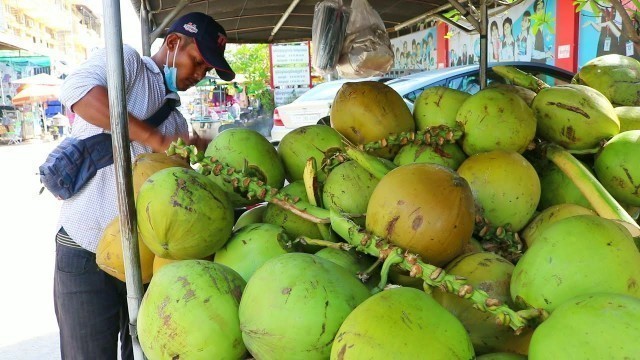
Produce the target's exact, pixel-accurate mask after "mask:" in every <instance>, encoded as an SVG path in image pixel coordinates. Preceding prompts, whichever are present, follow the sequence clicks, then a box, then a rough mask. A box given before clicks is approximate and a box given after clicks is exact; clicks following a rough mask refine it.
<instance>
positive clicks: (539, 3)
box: [531, 0, 553, 64]
mask: <svg viewBox="0 0 640 360" xmlns="http://www.w3.org/2000/svg"><path fill="white" fill-rule="evenodd" d="M533 8H534V10H535V13H536V16H546V15H545V5H544V0H535V2H534V3H533ZM544 37H545V34H544V26H540V27H538V31H537V32H536V34H535V39H534V42H533V51H532V53H531V61H532V62H536V63H542V64H546V63H547V59H553V54H552V53H551V52H550V51H548V50H547V47H546V46H545V39H544Z"/></svg>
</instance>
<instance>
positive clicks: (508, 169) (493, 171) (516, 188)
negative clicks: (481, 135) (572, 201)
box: [458, 150, 540, 231]
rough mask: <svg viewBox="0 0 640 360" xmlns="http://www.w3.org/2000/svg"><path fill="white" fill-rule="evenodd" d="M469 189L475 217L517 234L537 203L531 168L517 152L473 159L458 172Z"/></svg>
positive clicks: (536, 185) (536, 182)
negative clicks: (478, 216) (473, 202)
mask: <svg viewBox="0 0 640 360" xmlns="http://www.w3.org/2000/svg"><path fill="white" fill-rule="evenodd" d="M458 174H460V176H462V177H463V178H465V179H466V180H467V181H468V182H469V186H471V191H472V192H473V197H474V199H475V203H476V207H477V208H478V209H477V213H478V214H481V215H482V216H483V217H485V218H486V219H487V220H489V222H490V223H491V224H492V225H494V226H507V225H509V226H510V227H511V230H513V231H519V230H521V229H522V228H524V226H525V225H527V223H528V222H529V220H531V218H532V217H533V214H534V212H535V210H536V207H537V206H538V201H539V200H540V180H539V179H538V174H536V171H535V169H534V168H533V166H532V165H531V164H530V163H529V162H528V161H527V160H526V159H525V158H524V157H523V156H522V155H520V154H518V153H517V152H513V151H510V152H507V151H500V150H497V151H491V152H486V153H481V154H477V155H473V156H471V157H469V158H468V159H467V160H465V161H464V162H463V163H462V165H460V167H459V168H458Z"/></svg>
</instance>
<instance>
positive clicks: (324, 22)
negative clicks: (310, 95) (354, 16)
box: [311, 0, 349, 74]
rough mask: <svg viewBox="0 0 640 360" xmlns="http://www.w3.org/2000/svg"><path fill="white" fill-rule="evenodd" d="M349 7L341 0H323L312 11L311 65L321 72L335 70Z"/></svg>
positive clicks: (347, 19)
mask: <svg viewBox="0 0 640 360" xmlns="http://www.w3.org/2000/svg"><path fill="white" fill-rule="evenodd" d="M348 22H349V9H348V8H346V7H345V6H344V5H343V4H342V0H324V1H321V2H319V3H317V4H316V6H315V9H314V12H313V24H312V27H311V41H312V42H313V67H314V69H316V71H318V72H320V73H321V74H326V73H331V72H333V71H334V70H335V68H336V65H337V63H338V59H339V58H340V51H341V50H342V44H343V42H344V37H345V33H346V30H347V23H348Z"/></svg>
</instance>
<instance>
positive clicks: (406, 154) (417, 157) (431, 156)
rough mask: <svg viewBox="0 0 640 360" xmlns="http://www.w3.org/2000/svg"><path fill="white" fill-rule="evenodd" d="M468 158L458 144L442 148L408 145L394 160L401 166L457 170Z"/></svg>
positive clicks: (446, 145)
mask: <svg viewBox="0 0 640 360" xmlns="http://www.w3.org/2000/svg"><path fill="white" fill-rule="evenodd" d="M466 158H467V155H465V153H464V152H463V151H462V149H460V147H459V146H458V145H457V144H444V145H442V146H437V147H434V146H427V145H418V144H408V145H405V146H403V147H402V149H400V152H399V153H398V155H396V157H395V158H394V159H393V163H394V164H396V165H398V166H400V165H406V164H413V163H428V164H437V165H442V166H446V167H448V168H450V169H452V170H456V169H457V168H458V166H460V164H462V162H463V161H464V159H466Z"/></svg>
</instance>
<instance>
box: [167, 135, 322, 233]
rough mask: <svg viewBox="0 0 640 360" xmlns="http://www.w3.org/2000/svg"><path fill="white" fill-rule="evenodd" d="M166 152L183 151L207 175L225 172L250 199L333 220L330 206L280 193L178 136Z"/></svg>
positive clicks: (311, 218) (307, 217) (319, 219)
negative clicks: (328, 207) (314, 203)
mask: <svg viewBox="0 0 640 360" xmlns="http://www.w3.org/2000/svg"><path fill="white" fill-rule="evenodd" d="M167 155H169V156H171V155H180V156H182V157H184V158H187V159H189V161H190V162H191V164H198V165H199V166H200V170H199V171H200V172H201V173H203V174H205V175H208V174H211V173H212V174H214V175H215V176H221V175H222V176H223V177H224V179H225V181H228V182H229V183H231V184H232V186H233V189H234V191H237V192H240V193H244V194H246V196H247V198H249V199H254V198H257V199H259V200H262V201H267V202H269V203H272V204H276V205H278V206H280V207H282V208H284V209H286V210H289V211H291V212H292V213H294V214H296V215H298V216H300V217H302V218H303V219H305V220H308V221H311V222H314V223H317V224H328V223H329V221H330V220H329V211H328V210H326V209H323V208H320V207H317V206H313V205H311V204H309V203H308V202H305V201H300V198H298V197H291V196H289V195H287V194H284V193H281V192H279V191H278V189H276V188H273V187H271V186H269V185H267V184H265V183H264V182H263V181H261V180H259V179H257V178H255V177H249V176H246V175H245V174H243V173H242V171H240V170H238V169H235V168H233V167H230V166H228V165H226V164H224V163H222V162H221V161H219V160H217V159H215V158H213V157H208V158H206V157H205V156H204V154H203V153H201V152H198V150H197V148H196V147H195V146H193V145H190V146H187V145H186V144H185V143H184V141H182V139H178V141H176V142H174V143H172V144H171V146H170V147H169V150H167Z"/></svg>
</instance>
